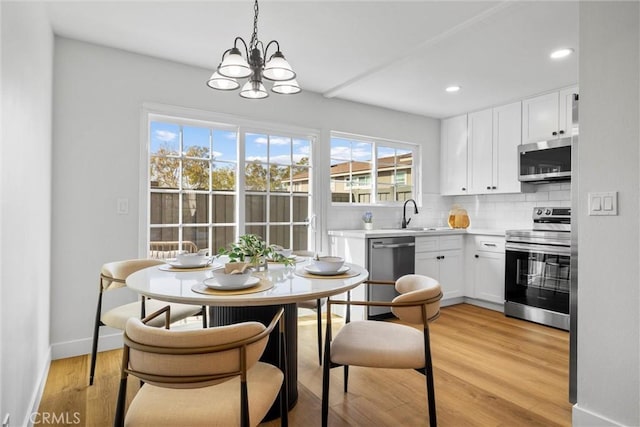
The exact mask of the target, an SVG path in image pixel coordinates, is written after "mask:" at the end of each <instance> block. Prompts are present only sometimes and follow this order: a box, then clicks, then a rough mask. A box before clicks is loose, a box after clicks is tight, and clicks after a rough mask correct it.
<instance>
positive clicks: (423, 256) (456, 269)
mask: <svg viewBox="0 0 640 427" xmlns="http://www.w3.org/2000/svg"><path fill="white" fill-rule="evenodd" d="M462 237H463V236H460V235H457V236H433V237H416V266H415V272H416V274H423V275H425V276H429V277H433V278H434V279H436V280H438V281H439V282H440V286H442V293H443V297H442V302H443V303H444V302H446V301H447V300H451V299H453V298H462V297H464V280H465V278H464V269H463V268H462V267H463V265H464V259H463V250H462V249H463V244H462V242H463V240H462Z"/></svg>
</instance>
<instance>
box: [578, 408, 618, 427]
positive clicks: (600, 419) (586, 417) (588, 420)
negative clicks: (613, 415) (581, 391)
mask: <svg viewBox="0 0 640 427" xmlns="http://www.w3.org/2000/svg"><path fill="white" fill-rule="evenodd" d="M571 424H572V425H573V426H575V427H608V426H623V425H624V424H620V423H618V422H615V421H613V420H611V419H609V418H607V417H605V416H602V415H600V414H596V413H595V412H591V411H589V410H587V409H585V408H582V407H580V406H579V405H578V404H577V403H576V404H575V405H573V410H572V414H571Z"/></svg>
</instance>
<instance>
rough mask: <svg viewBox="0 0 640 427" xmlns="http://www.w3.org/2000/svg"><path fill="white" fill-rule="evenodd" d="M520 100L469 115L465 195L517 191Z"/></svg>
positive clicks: (518, 183) (519, 186)
mask: <svg viewBox="0 0 640 427" xmlns="http://www.w3.org/2000/svg"><path fill="white" fill-rule="evenodd" d="M521 108H522V105H521V103H520V102H514V103H512V104H508V105H504V106H501V107H496V108H493V109H491V108H490V109H487V110H483V111H478V112H476V113H471V114H469V160H468V162H469V171H468V173H469V194H496V193H519V192H521V191H523V190H524V188H523V184H521V183H520V181H518V146H519V145H520V142H521V139H520V138H521V131H522V129H521V123H522V111H521Z"/></svg>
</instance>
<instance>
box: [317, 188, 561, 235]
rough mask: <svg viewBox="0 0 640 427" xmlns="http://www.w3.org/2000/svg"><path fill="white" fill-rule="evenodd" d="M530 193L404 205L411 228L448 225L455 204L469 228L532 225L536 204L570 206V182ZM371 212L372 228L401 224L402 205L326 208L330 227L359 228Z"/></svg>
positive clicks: (428, 197)
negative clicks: (463, 212)
mask: <svg viewBox="0 0 640 427" xmlns="http://www.w3.org/2000/svg"><path fill="white" fill-rule="evenodd" d="M533 189H534V192H532V193H524V194H522V193H517V194H482V195H477V196H440V195H439V194H423V195H422V206H420V207H419V211H420V213H419V214H418V215H415V214H414V213H413V206H412V205H410V206H407V218H412V220H411V224H410V226H412V227H443V226H446V225H447V219H448V215H449V210H450V209H451V207H452V206H453V205H454V204H457V205H460V206H461V207H463V208H464V209H466V210H467V213H468V214H469V219H470V221H471V227H473V228H490V229H500V230H508V229H517V228H531V213H532V211H533V208H535V207H537V206H554V207H555V206H561V207H569V206H571V184H569V183H557V184H540V185H535V186H534V187H533ZM366 211H371V212H372V213H373V223H374V227H375V228H390V227H400V223H401V221H402V206H394V207H371V206H362V207H359V206H344V207H343V206H331V207H330V208H329V209H328V216H327V228H328V229H329V230H342V229H360V228H363V226H362V220H361V217H362V214H363V213H364V212H366Z"/></svg>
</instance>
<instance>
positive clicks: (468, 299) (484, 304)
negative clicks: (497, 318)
mask: <svg viewBox="0 0 640 427" xmlns="http://www.w3.org/2000/svg"><path fill="white" fill-rule="evenodd" d="M464 302H466V303H467V304H471V305H477V306H478V307H482V308H487V309H489V310H493V311H499V312H500V313H504V304H497V303H495V302H489V301H483V300H479V299H475V298H471V297H464Z"/></svg>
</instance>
